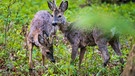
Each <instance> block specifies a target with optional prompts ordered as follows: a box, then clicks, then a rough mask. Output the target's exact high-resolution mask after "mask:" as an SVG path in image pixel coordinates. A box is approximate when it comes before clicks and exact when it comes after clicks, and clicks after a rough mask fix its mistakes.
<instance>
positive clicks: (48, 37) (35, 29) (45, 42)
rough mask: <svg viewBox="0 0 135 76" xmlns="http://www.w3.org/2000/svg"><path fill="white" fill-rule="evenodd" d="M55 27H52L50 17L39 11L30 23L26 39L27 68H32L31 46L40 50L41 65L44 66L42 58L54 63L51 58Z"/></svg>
mask: <svg viewBox="0 0 135 76" xmlns="http://www.w3.org/2000/svg"><path fill="white" fill-rule="evenodd" d="M55 30H56V29H55V27H54V26H52V16H51V14H50V13H49V12H47V11H45V10H41V11H39V12H37V13H36V14H35V16H34V18H33V20H32V22H31V27H30V32H29V34H28V37H27V45H28V49H29V68H30V69H32V68H33V63H32V50H33V45H35V46H37V47H39V48H40V51H41V52H42V61H43V62H42V65H43V66H44V57H45V56H46V57H47V58H49V59H50V61H51V62H55V59H54V57H53V36H54V35H55V32H56V31H55Z"/></svg>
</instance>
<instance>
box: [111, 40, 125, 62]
mask: <svg viewBox="0 0 135 76" xmlns="http://www.w3.org/2000/svg"><path fill="white" fill-rule="evenodd" d="M109 44H110V45H111V47H112V48H113V49H114V51H115V52H116V54H117V55H118V56H120V62H121V63H122V64H124V60H123V58H121V56H122V53H121V51H120V44H119V39H117V38H113V39H112V40H111V41H109Z"/></svg>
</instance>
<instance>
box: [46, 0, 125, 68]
mask: <svg viewBox="0 0 135 76" xmlns="http://www.w3.org/2000/svg"><path fill="white" fill-rule="evenodd" d="M48 7H49V8H50V10H52V11H53V13H52V15H53V21H52V25H53V26H58V27H59V29H60V31H62V33H63V34H64V35H65V37H66V38H67V39H68V41H69V42H70V43H71V45H72V54H71V59H72V60H71V63H73V62H74V60H75V58H76V54H77V51H78V48H80V55H79V68H80V65H81V62H82V59H83V57H84V53H85V51H86V46H95V45H97V46H98V48H99V50H100V51H101V53H102V56H103V59H104V63H103V66H106V65H107V63H108V61H109V59H110V56H109V53H108V49H107V43H109V44H110V45H111V46H112V48H113V49H114V51H115V52H116V54H117V55H119V56H122V53H121V52H120V47H119V45H120V44H119V37H118V35H117V34H108V35H106V34H105V33H104V32H103V31H102V29H98V28H96V27H95V28H93V29H92V30H91V31H88V32H87V33H85V32H83V31H80V30H78V29H75V28H73V26H74V23H71V24H70V23H68V22H66V19H65V17H64V12H65V11H66V10H67V9H68V1H62V2H61V4H60V6H59V7H56V4H54V3H52V2H48ZM108 32H109V33H112V32H111V31H108ZM108 36H109V37H108ZM120 62H121V63H124V61H123V59H122V58H120Z"/></svg>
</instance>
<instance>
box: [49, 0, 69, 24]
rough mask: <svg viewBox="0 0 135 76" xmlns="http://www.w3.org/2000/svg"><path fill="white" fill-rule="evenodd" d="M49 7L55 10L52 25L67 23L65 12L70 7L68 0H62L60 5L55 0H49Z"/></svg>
mask: <svg viewBox="0 0 135 76" xmlns="http://www.w3.org/2000/svg"><path fill="white" fill-rule="evenodd" d="M48 7H49V8H50V10H51V11H53V12H52V16H53V21H52V25H53V26H56V25H64V24H65V23H66V19H65V17H64V12H65V11H66V10H67V9H68V1H62V2H61V4H60V6H59V7H57V6H56V2H55V0H53V2H51V1H48Z"/></svg>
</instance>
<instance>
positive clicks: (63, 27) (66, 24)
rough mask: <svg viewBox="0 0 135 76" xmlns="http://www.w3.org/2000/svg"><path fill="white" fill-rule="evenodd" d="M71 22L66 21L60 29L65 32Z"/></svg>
mask: <svg viewBox="0 0 135 76" xmlns="http://www.w3.org/2000/svg"><path fill="white" fill-rule="evenodd" d="M69 24H70V23H68V22H66V23H64V24H62V25H60V28H59V29H60V31H61V32H62V33H65V32H66V31H67V28H68V26H69Z"/></svg>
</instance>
